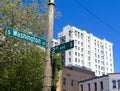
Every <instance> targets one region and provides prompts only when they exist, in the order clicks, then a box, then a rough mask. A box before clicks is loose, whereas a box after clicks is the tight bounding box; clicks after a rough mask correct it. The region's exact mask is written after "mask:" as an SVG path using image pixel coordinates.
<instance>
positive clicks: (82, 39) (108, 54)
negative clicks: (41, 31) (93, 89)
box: [58, 25, 114, 76]
mask: <svg viewBox="0 0 120 91" xmlns="http://www.w3.org/2000/svg"><path fill="white" fill-rule="evenodd" d="M71 40H74V48H73V49H70V50H67V51H65V52H64V53H63V54H62V56H63V55H64V57H63V60H64V62H65V66H71V65H72V66H78V67H82V66H84V67H86V68H89V69H91V70H92V71H94V72H95V74H96V75H97V76H100V75H103V74H107V73H113V72H114V64H113V44H112V43H110V42H109V41H107V40H105V39H103V40H102V39H99V38H97V37H95V36H94V35H93V34H91V33H87V32H86V31H85V30H80V29H78V28H76V27H74V26H70V25H67V26H65V27H64V28H63V31H62V32H60V33H59V34H58V41H59V43H64V42H68V41H71Z"/></svg>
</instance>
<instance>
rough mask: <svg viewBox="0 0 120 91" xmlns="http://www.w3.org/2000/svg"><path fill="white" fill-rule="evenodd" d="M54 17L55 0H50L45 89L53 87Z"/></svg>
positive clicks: (45, 90)
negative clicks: (51, 52) (51, 57)
mask: <svg viewBox="0 0 120 91" xmlns="http://www.w3.org/2000/svg"><path fill="white" fill-rule="evenodd" d="M53 19H54V0H49V3H48V29H47V40H46V56H45V64H44V82H43V91H51V87H52V86H51V85H52V67H51V59H50V49H51V47H52V39H53Z"/></svg>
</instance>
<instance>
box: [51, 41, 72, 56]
mask: <svg viewBox="0 0 120 91" xmlns="http://www.w3.org/2000/svg"><path fill="white" fill-rule="evenodd" d="M71 48H74V40H72V41H69V42H66V43H64V44H61V45H58V46H55V47H52V48H51V54H56V53H59V52H62V51H65V50H69V49H71Z"/></svg>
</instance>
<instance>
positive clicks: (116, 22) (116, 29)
mask: <svg viewBox="0 0 120 91" xmlns="http://www.w3.org/2000/svg"><path fill="white" fill-rule="evenodd" d="M54 2H55V9H56V11H59V12H61V14H62V15H61V17H59V18H55V19H54V32H53V36H54V38H55V39H57V38H58V37H57V36H58V33H59V32H61V31H62V30H63V27H65V26H66V25H71V26H74V27H77V28H79V29H82V30H85V31H87V32H88V33H92V34H93V35H94V36H96V37H98V38H100V39H106V40H108V41H110V42H111V43H113V57H114V71H115V72H120V0H54Z"/></svg>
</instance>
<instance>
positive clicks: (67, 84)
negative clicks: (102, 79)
mask: <svg viewBox="0 0 120 91" xmlns="http://www.w3.org/2000/svg"><path fill="white" fill-rule="evenodd" d="M94 76H95V73H94V72H92V71H89V70H86V68H77V67H65V68H64V69H63V70H62V71H61V72H60V80H59V81H58V86H57V89H56V91H78V87H79V85H78V82H79V81H80V80H85V79H87V78H92V77H94Z"/></svg>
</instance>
